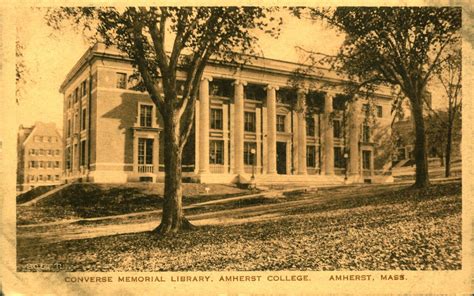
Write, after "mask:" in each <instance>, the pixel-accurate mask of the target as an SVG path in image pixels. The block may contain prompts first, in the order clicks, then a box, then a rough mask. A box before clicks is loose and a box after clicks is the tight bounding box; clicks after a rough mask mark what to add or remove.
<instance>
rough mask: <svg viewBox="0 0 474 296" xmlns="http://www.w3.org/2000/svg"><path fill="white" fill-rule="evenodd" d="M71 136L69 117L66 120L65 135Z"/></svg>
mask: <svg viewBox="0 0 474 296" xmlns="http://www.w3.org/2000/svg"><path fill="white" fill-rule="evenodd" d="M70 136H71V119H68V120H67V137H68V138H69V137H70Z"/></svg>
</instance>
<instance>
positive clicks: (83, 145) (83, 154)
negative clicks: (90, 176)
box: [80, 140, 86, 166]
mask: <svg viewBox="0 0 474 296" xmlns="http://www.w3.org/2000/svg"><path fill="white" fill-rule="evenodd" d="M85 164H86V141H85V140H82V141H81V164H80V165H81V166H83V165H85Z"/></svg>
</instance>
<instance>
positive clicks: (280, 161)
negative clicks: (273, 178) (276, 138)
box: [276, 142, 286, 175]
mask: <svg viewBox="0 0 474 296" xmlns="http://www.w3.org/2000/svg"><path fill="white" fill-rule="evenodd" d="M276 144H277V147H276V148H277V149H276V150H277V151H276V152H277V153H276V154H277V155H276V157H277V159H276V162H277V174H279V175H286V143H285V142H277V143H276Z"/></svg>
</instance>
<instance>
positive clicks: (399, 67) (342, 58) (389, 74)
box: [293, 7, 461, 187]
mask: <svg viewBox="0 0 474 296" xmlns="http://www.w3.org/2000/svg"><path fill="white" fill-rule="evenodd" d="M293 13H294V14H295V15H296V16H299V17H303V16H305V17H310V18H312V19H319V20H323V21H324V22H326V23H327V24H329V25H331V26H333V27H335V28H338V29H339V30H341V31H342V32H344V33H345V34H346V35H345V40H344V43H343V44H342V46H341V48H340V50H339V52H338V54H337V56H336V57H331V58H329V60H330V61H331V63H332V66H333V68H335V69H336V70H338V71H341V72H343V73H345V74H346V75H347V76H348V78H349V80H350V81H355V82H354V83H353V87H354V88H356V89H358V90H360V91H370V90H373V89H374V88H376V87H377V85H381V84H382V85H384V84H385V85H389V86H392V87H394V88H395V89H396V90H397V91H398V92H399V93H400V94H401V95H403V96H405V97H407V98H408V100H409V102H410V106H411V111H412V114H413V118H414V129H415V134H416V140H415V162H416V181H415V185H414V186H416V187H427V186H429V177H428V161H427V151H426V139H425V126H424V122H423V94H424V93H425V91H426V85H427V83H428V82H429V81H430V80H431V79H432V78H433V76H434V74H435V70H436V69H437V68H438V67H439V65H440V64H441V63H443V62H444V60H443V53H444V52H445V49H446V48H447V47H448V46H450V45H452V44H455V43H456V42H458V40H459V39H460V34H459V30H460V28H461V9H460V8H456V7H338V8H336V9H304V8H294V9H293ZM326 60H328V59H326Z"/></svg>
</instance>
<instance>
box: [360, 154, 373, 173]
mask: <svg viewBox="0 0 474 296" xmlns="http://www.w3.org/2000/svg"><path fill="white" fill-rule="evenodd" d="M370 154H371V153H370V151H367V150H364V151H362V167H363V169H364V170H370V158H371V157H370V156H371V155H370Z"/></svg>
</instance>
